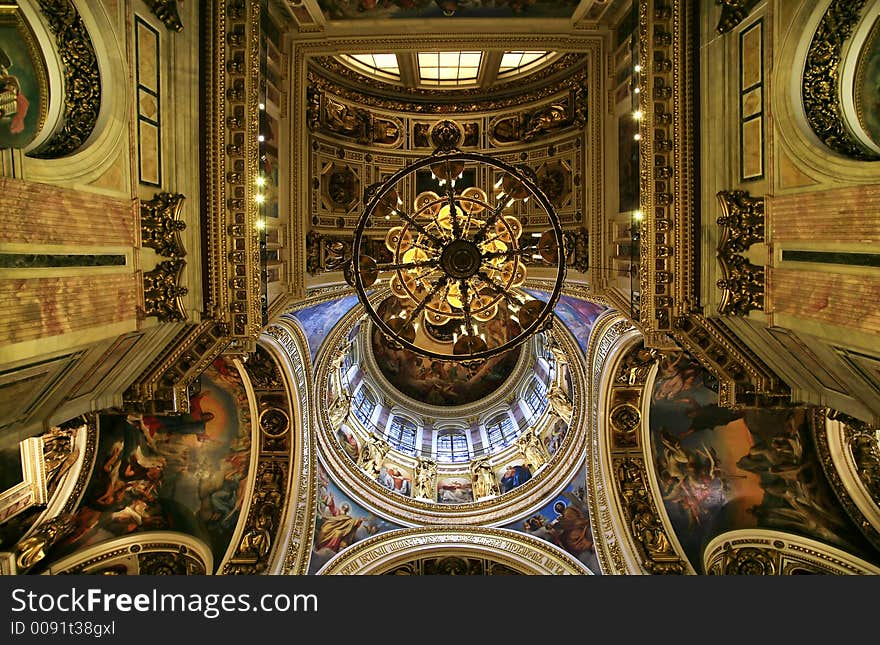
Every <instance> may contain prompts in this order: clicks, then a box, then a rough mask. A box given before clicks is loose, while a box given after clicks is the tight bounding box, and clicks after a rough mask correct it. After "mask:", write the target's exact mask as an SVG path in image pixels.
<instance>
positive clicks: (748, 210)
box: [715, 190, 765, 316]
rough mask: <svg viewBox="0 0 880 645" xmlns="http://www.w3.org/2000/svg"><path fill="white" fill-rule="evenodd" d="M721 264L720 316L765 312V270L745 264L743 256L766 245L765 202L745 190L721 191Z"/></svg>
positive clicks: (718, 220)
mask: <svg viewBox="0 0 880 645" xmlns="http://www.w3.org/2000/svg"><path fill="white" fill-rule="evenodd" d="M718 200H719V202H720V203H721V215H719V216H718V217H717V218H716V220H715V222H716V223H717V224H718V226H719V235H718V263H719V264H720V265H721V278H720V279H719V280H718V281H717V282H716V284H717V286H718V288H719V289H721V301H720V303H719V305H718V313H720V314H722V315H734V316H746V315H748V313H749V312H750V311H752V310H754V309H758V310H762V309H763V308H764V290H765V279H764V267H762V266H757V265H754V264H752V263H751V262H749V261H748V260H746V258H745V257H743V256H742V255H738V254H739V253H742V252H744V251H747V250H748V248H749V247H750V246H751V245H752V244H758V243H763V242H764V229H765V223H764V198H763V197H751V196H749V194H748V192H746V191H744V190H733V191H720V192H719V193H718Z"/></svg>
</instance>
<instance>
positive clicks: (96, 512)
mask: <svg viewBox="0 0 880 645" xmlns="http://www.w3.org/2000/svg"><path fill="white" fill-rule="evenodd" d="M198 381H199V389H198V391H197V392H196V393H194V394H193V395H192V396H191V397H190V412H189V413H188V414H182V415H175V416H170V415H166V416H152V415H147V414H143V415H142V414H128V415H126V414H102V415H101V416H100V417H99V426H98V430H99V442H98V449H97V457H96V461H95V469H94V472H93V474H92V477H91V479H90V481H89V483H88V485H87V487H86V491H85V494H84V496H83V501H82V503H81V504H80V506H79V508H78V509H77V511H76V523H77V527H76V529H75V530H74V532H73V533H72V534H71V535H70V536H69V537H68V538H66V539H65V541H64V542H63V543H62V544H61V545H60V546H59V547H58V550H59V552H64V553H71V552H73V551H75V550H78V549H81V548H83V547H86V546H89V545H92V544H96V543H98V542H101V541H103V540H107V539H110V538H114V537H118V536H122V535H127V534H131V533H136V532H142V531H151V530H170V531H180V532H183V533H188V534H189V535H192V536H193V537H195V538H198V539H200V540H202V541H203V542H205V543H206V544H207V545H208V546H209V547H210V548H211V550H212V552H213V555H214V562H215V563H216V564H219V563H220V561H221V560H222V558H223V556H224V554H225V552H226V548H227V547H228V545H229V542H230V540H231V539H232V534H233V532H234V531H235V527H236V524H237V522H238V518H239V515H240V512H241V505H242V501H243V500H244V496H245V490H246V488H247V485H248V467H249V463H250V452H251V419H250V405H249V403H248V398H247V393H246V391H245V388H244V385H243V384H242V381H241V378H240V376H239V373H238V370H237V369H236V367H235V365H234V364H232V363H231V362H228V361H227V360H226V359H224V358H218V359H217V360H215V361H214V363H213V364H212V365H211V367H209V368H208V369H207V370H205V372H204V373H203V374H202V375H201V376H200V377H199V380H198ZM59 555H63V553H59ZM53 556H54V554H53Z"/></svg>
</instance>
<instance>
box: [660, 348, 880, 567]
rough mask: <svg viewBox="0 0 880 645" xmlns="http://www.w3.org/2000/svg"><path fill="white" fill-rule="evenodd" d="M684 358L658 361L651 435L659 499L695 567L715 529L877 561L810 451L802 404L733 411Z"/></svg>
mask: <svg viewBox="0 0 880 645" xmlns="http://www.w3.org/2000/svg"><path fill="white" fill-rule="evenodd" d="M716 388H717V385H716V383H715V381H714V379H713V378H712V376H711V375H710V374H709V373H708V372H706V371H705V370H703V368H702V367H701V366H700V365H699V364H698V363H696V361H694V360H693V359H691V358H690V357H689V356H688V355H687V354H685V353H679V354H675V355H671V356H669V355H668V356H666V357H664V359H663V360H662V361H661V363H660V366H659V370H658V373H657V377H656V379H655V382H654V387H653V391H652V395H651V396H652V398H651V412H650V431H651V442H652V447H653V456H654V463H655V468H656V474H657V478H658V484H659V488H660V491H661V494H662V496H663V503H664V506H665V507H666V512H667V513H668V515H669V518H670V521H671V522H672V525H673V528H674V530H675V533H676V535H677V536H678V539H679V541H680V543H681V545H682V548H683V549H684V551H685V553H686V555H687V557H688V559H689V560H690V561H691V564H692V565H693V566H694V568H695V569H696V570H697V571H698V572H699V571H700V569H701V567H702V560H703V549H704V548H705V547H706V545H707V544H708V543H709V541H711V540H712V538H714V537H715V536H717V535H720V534H721V533H724V532H727V531H730V530H736V529H745V528H754V527H756V528H767V529H775V530H780V531H789V532H791V533H795V534H799V535H803V536H805V537H809V538H812V539H815V540H819V541H822V542H825V543H826V544H830V545H832V546H837V547H839V548H842V549H844V550H847V551H850V552H852V553H855V554H861V555H862V556H863V557H865V558H866V559H868V560H873V561H877V560H878V558H877V555H876V551H875V550H874V549H872V548H871V547H870V546H869V545H868V544H867V543H866V540H865V539H864V538H863V536H862V535H861V533H860V532H859V531H858V530H857V529H856V527H855V526H854V525H853V524H852V523H851V521H850V520H849V518H848V517H847V516H846V515H845V514H844V513H843V512H842V511H841V510H840V506H839V504H838V503H837V501H836V498H835V496H834V493H833V491H832V490H831V488H830V486H829V484H828V482H827V480H826V479H825V475H824V471H823V469H822V465H821V463H820V462H819V458H818V455H817V454H816V449H815V444H814V442H813V435H812V430H811V428H810V416H811V412H812V410H811V409H810V408H808V407H780V408H777V409H766V408H762V409H746V410H743V411H734V410H731V409H728V408H722V407H719V406H718V405H717V403H718V394H717V390H716Z"/></svg>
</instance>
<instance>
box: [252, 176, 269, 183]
mask: <svg viewBox="0 0 880 645" xmlns="http://www.w3.org/2000/svg"><path fill="white" fill-rule="evenodd" d="M254 182H255V183H256V184H257V186H265V185H266V178H265V177H263V175H257V178H256V179H255V180H254Z"/></svg>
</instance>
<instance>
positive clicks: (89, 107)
mask: <svg viewBox="0 0 880 645" xmlns="http://www.w3.org/2000/svg"><path fill="white" fill-rule="evenodd" d="M39 7H40V11H41V12H42V13H43V16H45V18H46V22H47V23H48V25H49V30H50V31H51V32H52V34H53V35H54V36H55V45H56V48H57V50H58V55H59V57H60V59H61V65H62V67H63V71H64V117H63V121H62V123H63V125H62V127H61V129H60V130H58V131H57V132H56V133H55V134H53V135H52V137H51V138H50V139H49V140H48V141H47V142H46V143H44V144H43V145H42V146H40V148H39V150H37V151H35V152H32V153H29V154H28V156H30V157H36V158H38V159H58V158H59V157H66V156H67V155H70V154H72V153H74V152H76V151H77V150H78V149H79V148H81V147H82V145H83V144H84V143H85V142H86V140H87V139H88V138H89V136H90V135H91V134H92V131H93V130H94V129H95V124H96V123H97V121H98V114H99V112H100V110H101V74H100V72H99V70H98V58H97V56H96V55H95V48H94V46H93V45H92V39H91V38H90V37H89V32H88V30H87V29H86V26H85V23H83V20H82V17H81V16H80V15H79V12H77V10H76V7H75V6H74V4H73V2H71V0H39Z"/></svg>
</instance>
